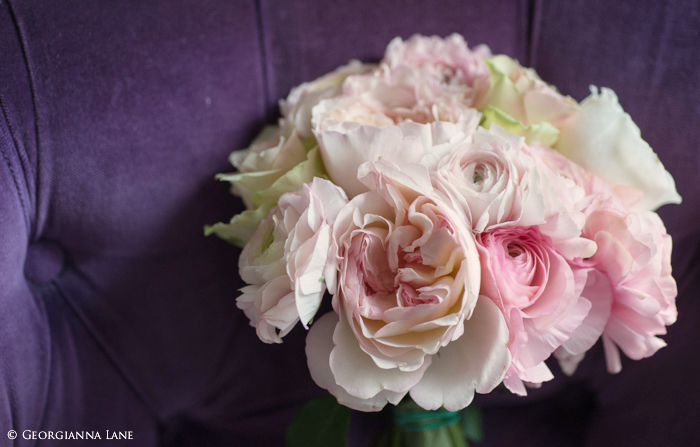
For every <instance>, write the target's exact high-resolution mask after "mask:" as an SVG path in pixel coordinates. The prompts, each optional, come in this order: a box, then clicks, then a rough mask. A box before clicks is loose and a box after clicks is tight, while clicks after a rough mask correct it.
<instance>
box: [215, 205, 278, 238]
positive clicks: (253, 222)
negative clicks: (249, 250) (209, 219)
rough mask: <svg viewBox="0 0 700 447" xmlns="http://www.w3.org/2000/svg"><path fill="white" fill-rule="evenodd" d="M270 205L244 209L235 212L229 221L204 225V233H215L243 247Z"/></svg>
mask: <svg viewBox="0 0 700 447" xmlns="http://www.w3.org/2000/svg"><path fill="white" fill-rule="evenodd" d="M270 209H271V207H260V208H257V209H254V210H245V211H243V212H242V213H240V214H236V215H235V216H233V219H231V222H228V223H225V222H218V223H215V224H214V225H207V226H205V227H204V235H205V236H210V235H212V234H216V235H217V236H218V237H220V238H221V239H223V240H225V241H227V242H229V243H230V244H233V245H235V246H237V247H243V246H244V245H245V244H246V243H247V242H248V240H249V239H250V237H251V236H252V235H253V233H254V232H255V230H256V229H257V227H258V224H259V223H260V221H261V220H263V219H264V218H265V217H266V216H267V213H269V212H270Z"/></svg>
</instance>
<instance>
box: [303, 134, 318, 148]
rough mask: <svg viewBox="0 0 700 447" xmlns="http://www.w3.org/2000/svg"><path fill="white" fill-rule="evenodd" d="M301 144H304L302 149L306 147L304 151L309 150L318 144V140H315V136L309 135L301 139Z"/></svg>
mask: <svg viewBox="0 0 700 447" xmlns="http://www.w3.org/2000/svg"><path fill="white" fill-rule="evenodd" d="M301 144H303V145H304V149H306V152H308V151H310V150H311V149H313V148H315V147H316V146H318V142H317V141H316V137H314V136H313V135H311V136H310V137H306V138H304V139H303V140H301Z"/></svg>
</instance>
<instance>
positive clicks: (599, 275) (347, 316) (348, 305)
mask: <svg viewBox="0 0 700 447" xmlns="http://www.w3.org/2000/svg"><path fill="white" fill-rule="evenodd" d="M280 108H281V112H282V118H281V119H280V120H279V126H275V127H270V128H266V129H265V130H264V131H263V132H262V133H261V134H260V136H259V137H258V138H257V139H256V140H255V141H254V142H253V144H252V145H251V146H250V147H249V148H248V149H246V150H243V151H237V152H233V153H232V154H231V156H230V161H231V163H232V164H233V165H234V166H235V167H236V169H237V172H235V173H232V174H221V175H220V176H219V178H220V179H221V180H225V181H228V182H230V183H231V186H232V192H233V193H234V194H235V195H237V196H240V197H241V198H242V199H243V202H244V203H245V205H246V207H247V210H246V211H244V212H243V213H241V214H239V215H236V216H234V217H233V219H232V220H231V222H229V223H218V224H215V225H213V226H211V227H208V228H207V229H206V231H207V233H216V234H217V235H218V236H220V237H222V238H224V239H226V240H228V241H230V242H231V243H234V244H237V245H240V246H244V248H243V252H242V254H241V256H240V260H239V271H240V275H241V277H242V278H243V280H244V281H245V282H246V283H247V284H248V285H247V286H246V287H244V288H242V289H241V294H240V296H239V297H238V298H237V305H238V307H239V308H241V309H242V310H243V311H244V312H245V313H246V315H247V316H248V318H249V319H250V321H251V324H252V325H253V326H254V327H255V328H256V330H257V334H258V336H259V337H260V339H261V340H262V341H264V342H267V343H281V342H282V338H283V337H284V336H285V335H286V334H287V333H289V331H290V330H292V329H293V328H294V327H295V326H296V325H298V324H300V325H301V326H303V327H304V328H305V329H308V335H307V338H306V355H307V358H308V365H309V370H310V373H311V376H312V378H313V379H314V381H315V382H316V383H317V384H318V385H319V386H320V387H322V388H324V389H326V390H328V391H329V392H330V393H331V394H332V395H333V396H335V398H336V399H337V401H338V402H339V403H341V404H342V405H345V406H347V407H350V408H353V409H356V410H361V411H378V410H381V409H382V408H383V407H384V406H385V405H386V404H387V403H391V404H393V405H397V404H399V402H401V401H402V399H404V398H405V397H406V396H407V395H408V396H410V399H412V401H413V402H412V403H411V405H414V406H415V407H416V408H422V409H424V410H438V409H441V410H440V411H447V412H448V413H449V412H455V411H458V410H461V409H464V408H465V407H467V406H469V404H470V403H471V402H472V399H473V397H474V393H475V392H478V393H488V392H490V391H492V390H493V389H494V388H495V387H496V386H498V385H499V384H501V383H503V385H504V386H505V387H506V388H507V389H508V390H510V391H511V392H513V393H515V394H518V395H526V394H527V389H528V387H538V386H540V384H541V383H542V382H545V381H548V380H551V379H552V378H553V375H552V373H551V371H550V369H549V368H548V367H547V365H546V364H545V360H547V359H548V358H549V357H550V356H551V355H554V357H555V358H556V359H557V360H558V361H559V363H560V365H561V367H562V370H563V371H564V372H565V373H566V374H572V373H573V372H574V370H575V369H576V367H577V365H578V363H579V362H580V361H581V359H582V358H583V356H584V355H585V353H586V351H588V350H589V349H590V348H591V347H592V346H593V345H594V344H595V343H596V342H597V340H598V339H600V338H602V343H603V347H604V350H605V356H606V361H607V369H608V371H609V372H611V373H615V372H618V371H619V370H620V368H621V362H620V350H622V352H624V354H625V355H627V356H628V357H630V358H632V359H642V358H645V357H649V356H651V355H652V354H654V353H655V352H656V351H657V350H658V349H659V348H661V347H663V346H664V345H665V343H664V341H663V340H662V339H660V338H659V337H658V336H659V335H663V334H665V333H666V326H668V325H670V324H672V323H673V322H674V321H675V319H676V314H677V311H676V306H675V297H676V293H677V292H676V283H675V281H674V279H673V277H672V276H671V263H670V256H671V238H670V236H669V235H668V234H666V230H665V228H664V225H663V222H662V221H661V219H660V218H659V216H658V215H657V214H656V213H655V212H654V210H655V209H656V208H658V207H659V206H661V205H663V204H667V203H680V201H681V198H680V196H679V195H678V193H677V192H676V188H675V184H674V181H673V178H672V177H671V175H670V174H669V173H668V172H667V171H666V170H665V169H664V166H663V165H662V164H661V162H660V161H659V159H658V157H657V156H656V154H655V153H654V152H653V150H652V149H651V147H649V145H648V144H647V143H646V142H645V141H644V140H643V139H642V138H641V136H640V131H639V128H638V127H637V126H636V125H635V124H634V122H633V121H632V119H631V118H630V116H629V115H628V114H627V113H625V112H624V111H623V109H622V108H621V106H620V104H619V103H618V100H617V97H616V95H615V93H614V92H613V91H611V90H609V89H606V88H602V89H601V90H598V89H597V88H595V87H591V95H590V96H589V97H588V98H586V99H585V100H584V101H583V102H581V103H580V104H579V103H577V102H576V101H575V100H573V99H572V98H570V97H567V96H563V95H562V94H560V93H559V92H558V91H557V90H556V88H554V87H553V86H551V85H548V84H547V83H545V82H543V81H542V80H541V79H540V78H539V77H538V75H537V74H536V73H535V71H533V70H532V69H529V68H524V67H522V66H520V65H519V64H518V62H517V61H515V60H513V59H511V58H509V57H508V56H505V55H495V56H493V55H492V54H491V52H490V50H489V48H488V47H486V46H478V47H476V48H474V49H470V48H468V47H467V45H466V43H465V41H464V39H463V38H462V37H461V36H459V35H452V36H449V37H447V38H445V39H442V38H438V37H423V36H414V37H412V38H411V39H409V40H408V41H403V40H401V39H400V38H396V39H394V40H393V41H392V42H391V43H390V44H389V46H388V47H387V50H386V53H385V55H384V58H383V59H382V61H381V62H380V63H379V64H363V63H360V62H358V61H353V62H350V63H349V64H348V65H346V66H343V67H340V68H338V69H337V70H335V71H334V72H332V73H329V74H327V75H325V76H323V77H321V78H319V79H317V80H315V81H313V82H310V83H304V84H302V85H300V86H298V87H296V88H294V89H293V90H292V91H291V93H290V94H289V96H288V97H287V99H286V100H283V101H281V103H280ZM324 299H328V300H331V303H332V308H333V311H331V312H328V313H326V314H324V315H317V311H318V309H319V307H320V305H321V303H322V301H323V300H324ZM406 411H408V410H406ZM406 411H404V414H403V416H401V417H403V418H404V419H406V420H408V421H409V422H410V421H411V420H412V419H411V418H412V416H411V414H410V411H409V414H408V416H407V415H406V414H405V413H406ZM436 414H437V413H436ZM438 419H439V418H438ZM448 422H449V424H452V423H454V421H449V417H448ZM449 424H448V425H449ZM438 425H439V424H438Z"/></svg>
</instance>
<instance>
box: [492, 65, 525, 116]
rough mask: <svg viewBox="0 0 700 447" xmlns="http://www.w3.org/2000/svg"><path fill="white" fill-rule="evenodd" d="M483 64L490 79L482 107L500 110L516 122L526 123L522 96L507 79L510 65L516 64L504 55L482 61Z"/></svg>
mask: <svg viewBox="0 0 700 447" xmlns="http://www.w3.org/2000/svg"><path fill="white" fill-rule="evenodd" d="M484 62H486V67H488V69H489V75H490V77H491V85H490V87H489V92H488V95H487V96H486V101H485V104H484V105H485V106H491V107H494V108H497V109H501V110H503V111H505V112H506V113H507V114H508V115H510V116H512V117H514V118H515V119H517V120H518V121H526V115H525V106H524V104H523V97H522V94H521V93H520V92H519V91H518V89H517V87H516V86H515V84H513V81H512V80H511V79H510V78H509V77H508V73H509V72H510V69H511V68H510V64H517V62H516V61H514V60H513V59H511V58H509V57H508V56H505V55H497V56H494V57H491V58H488V59H484Z"/></svg>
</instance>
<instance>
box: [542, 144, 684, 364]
mask: <svg viewBox="0 0 700 447" xmlns="http://www.w3.org/2000/svg"><path fill="white" fill-rule="evenodd" d="M531 152H532V153H533V154H534V156H535V159H536V160H537V161H538V162H540V163H544V164H547V165H549V166H551V167H553V169H555V170H557V172H559V174H560V175H561V178H563V179H565V180H568V181H570V182H572V183H575V184H576V185H578V186H580V187H581V189H582V190H583V191H584V196H583V197H582V198H581V199H580V200H579V201H578V204H577V209H581V210H582V211H583V213H584V214H585V215H586V223H585V225H584V228H583V235H584V237H586V238H590V239H592V240H594V241H595V242H596V245H597V251H596V253H595V255H593V256H592V257H590V258H588V259H581V260H579V261H578V262H577V263H578V264H579V265H581V266H582V267H584V268H589V274H588V282H587V283H586V287H585V288H584V290H583V292H582V296H583V297H585V298H586V299H588V300H589V301H590V302H591V304H592V308H591V310H590V312H589V314H588V316H587V317H586V319H585V320H584V322H583V323H582V324H581V326H580V327H579V328H578V329H577V330H576V332H575V333H574V334H573V335H572V337H571V339H570V340H568V341H567V342H565V343H564V344H563V345H562V347H561V348H560V349H559V350H558V351H557V352H556V353H555V354H556V356H557V358H558V359H559V362H560V364H561V366H562V369H563V370H564V372H566V373H567V374H572V373H573V372H574V371H575V369H576V367H577V365H578V362H579V361H580V360H581V359H582V358H583V356H584V354H585V352H586V351H587V350H588V349H590V348H591V347H592V346H593V344H594V343H595V342H596V341H597V340H598V339H599V338H600V336H601V335H603V346H604V348H605V352H606V359H607V364H608V370H609V371H610V372H618V371H619V370H620V368H621V363H620V357H619V351H618V348H617V346H619V347H620V348H621V349H622V350H623V352H625V354H627V356H628V357H630V358H633V359H641V358H644V357H649V356H650V355H652V354H654V353H655V352H656V351H657V350H658V349H659V348H660V347H663V346H665V344H664V342H663V341H662V340H661V339H659V338H658V337H657V336H658V335H663V334H665V333H666V326H668V325H670V324H672V323H673V322H674V321H675V319H676V314H677V311H676V307H675V297H676V294H677V291H676V283H675V281H674V279H673V277H672V276H671V263H670V256H671V237H670V236H668V235H667V234H666V229H665V228H664V226H663V223H662V222H661V219H660V218H659V217H658V215H657V214H656V213H653V212H641V213H634V212H631V211H630V207H632V206H635V205H636V204H637V203H638V201H639V200H640V199H641V198H642V197H643V196H644V194H643V193H642V192H641V191H639V190H636V189H634V188H631V187H627V186H621V185H615V186H613V185H611V184H609V183H608V182H606V181H605V180H603V179H601V178H600V177H598V176H596V175H594V174H592V173H590V172H588V171H586V170H585V169H583V168H582V167H581V166H579V165H578V164H576V163H574V162H573V161H571V160H569V159H567V158H566V157H564V156H563V155H561V154H559V153H558V152H556V151H554V150H552V149H549V148H546V147H543V146H533V147H531Z"/></svg>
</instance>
